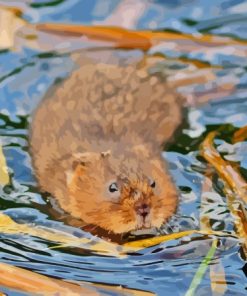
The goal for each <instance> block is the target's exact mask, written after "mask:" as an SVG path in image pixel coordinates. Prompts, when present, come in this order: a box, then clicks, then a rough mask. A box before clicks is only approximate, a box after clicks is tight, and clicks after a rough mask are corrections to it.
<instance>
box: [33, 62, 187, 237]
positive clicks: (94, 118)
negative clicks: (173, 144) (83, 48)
mask: <svg viewBox="0 0 247 296" xmlns="http://www.w3.org/2000/svg"><path fill="white" fill-rule="evenodd" d="M148 70H149V68H147V67H145V65H142V64H131V65H120V64H109V63H108V64H107V63H103V64H102V63H93V62H92V61H85V63H84V65H82V66H81V67H80V68H79V69H78V70H76V71H74V72H73V73H72V74H71V76H70V77H69V78H68V79H67V80H66V81H65V82H63V83H62V84H59V85H58V86H56V87H55V88H54V89H53V90H51V91H50V92H49V93H48V95H47V97H46V98H45V99H44V100H43V102H42V103H41V104H40V106H39V107H38V108H37V111H36V113H35V114H34V116H33V122H32V126H31V137H30V143H31V153H32V157H33V166H34V169H35V172H36V176H37V179H38V182H39V185H40V187H41V188H42V189H43V190H44V191H47V192H50V193H51V194H52V195H53V196H54V197H56V199H57V200H58V201H59V204H60V206H61V207H62V208H63V209H64V210H65V211H67V212H69V213H70V214H71V215H73V216H74V217H76V218H79V219H81V220H83V221H84V222H86V223H89V224H94V225H97V226H100V227H101V228H103V229H106V230H108V231H111V232H114V233H124V232H128V231H131V230H136V229H141V228H150V227H160V226H161V225H162V223H164V222H165V221H166V220H167V219H169V217H171V216H172V214H173V213H174V211H175V210H176V207H177V191H176V188H175V186H174V183H173V181H172V180H171V177H170V175H169V173H168V171H167V169H166V165H165V163H164V161H163V159H161V156H160V152H161V146H162V144H163V143H164V142H165V141H167V140H168V139H170V138H171V136H172V135H173V133H174V131H175V129H176V128H177V126H178V124H179V123H180V122H181V101H180V100H179V97H178V95H177V94H176V93H175V92H174V91H173V90H172V89H170V88H169V87H168V86H167V85H166V83H165V78H164V77H163V76H162V75H160V74H157V73H156V74H150V73H148ZM150 179H152V180H155V183H156V186H155V188H151V186H150ZM111 182H117V183H118V185H119V196H117V197H114V194H111V193H110V192H109V190H108V187H109V184H110V183H111ZM143 205H145V206H146V207H148V209H149V210H150V212H149V214H148V215H147V217H146V218H145V219H143V218H142V216H140V215H139V214H138V210H137V209H138V207H140V206H141V207H142V206H143Z"/></svg>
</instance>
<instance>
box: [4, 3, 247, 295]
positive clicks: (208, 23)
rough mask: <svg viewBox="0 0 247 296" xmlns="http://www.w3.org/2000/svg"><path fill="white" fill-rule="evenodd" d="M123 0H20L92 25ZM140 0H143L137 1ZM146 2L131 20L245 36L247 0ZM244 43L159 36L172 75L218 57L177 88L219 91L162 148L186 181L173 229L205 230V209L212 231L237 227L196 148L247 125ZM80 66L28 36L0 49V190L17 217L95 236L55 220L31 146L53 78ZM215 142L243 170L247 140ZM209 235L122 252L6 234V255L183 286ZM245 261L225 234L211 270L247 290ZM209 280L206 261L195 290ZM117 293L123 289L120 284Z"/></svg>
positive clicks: (43, 268) (127, 281)
mask: <svg viewBox="0 0 247 296" xmlns="http://www.w3.org/2000/svg"><path fill="white" fill-rule="evenodd" d="M1 2H4V1H1ZM15 2H18V1H15ZM119 2H120V1H107V0H104V1H102V0H101V1H91V0H90V1H89V0H87V1H79V0H73V1H32V2H31V4H29V5H27V6H24V3H30V2H28V1H19V2H18V3H19V4H20V3H21V4H22V7H24V8H25V13H24V18H25V19H27V20H28V21H30V22H32V23H36V22H46V21H55V22H73V23H83V24H85V23H86V24H92V23H97V22H98V23H99V22H104V21H105V20H106V19H109V17H110V16H111V15H112V14H113V12H114V10H115V9H116V8H117V7H118V5H119ZM144 2H145V1H143V3H144ZM40 3H43V5H40ZM138 3H140V2H139V1H136V5H137V4H138ZM145 3H146V2H145ZM147 3H148V4H147V5H146V6H145V7H144V9H143V11H142V13H141V14H140V17H139V18H138V21H135V22H133V24H132V27H135V28H140V29H142V28H148V29H156V30H163V29H165V30H173V31H177V32H180V33H197V34H200V33H214V34H221V35H227V36H231V37H233V38H235V39H243V40H244V39H246V37H247V36H246V32H247V30H246V29H247V22H246V18H247V5H246V2H245V1H237V0H236V1H232V0H231V1H224V0H217V1H206V0H201V1H192V0H191V1H188V0H181V1H179V0H177V1H150V2H147ZM48 4H50V6H49V5H48ZM51 4H53V6H52V5H51ZM138 5H139V4H138ZM238 49H239V50H240V54H239V52H237V51H232V50H229V48H228V47H220V48H207V51H206V50H205V48H201V47H200V45H199V44H198V47H195V50H192V51H191V52H190V51H188V50H186V49H184V48H183V47H181V46H180V47H177V48H173V49H172V50H171V49H168V48H167V46H165V44H161V45H160V46H155V47H153V48H151V50H150V51H149V54H152V53H155V52H159V53H163V54H165V56H166V57H167V60H166V61H165V62H164V66H162V65H161V66H160V67H161V69H160V70H161V71H162V70H164V71H167V72H169V74H170V75H176V74H177V73H179V72H180V71H181V69H182V70H184V69H185V70H186V69H190V67H191V65H193V61H194V60H195V59H196V60H198V61H201V62H203V63H205V62H206V63H207V64H208V65H209V66H218V68H217V67H216V68H215V69H212V70H211V71H212V72H213V73H214V75H215V79H214V80H213V81H211V82H206V83H191V84H189V85H188V84H187V85H186V86H183V87H179V89H178V90H179V91H180V92H182V93H184V94H187V95H189V94H191V96H192V97H193V96H194V97H196V98H197V97H198V98H199V99H200V98H203V95H205V94H208V93H209V95H210V94H212V95H215V93H216V94H217V93H218V94H219V96H218V98H217V99H216V100H215V101H213V102H211V103H207V104H202V105H201V106H200V107H197V108H195V107H191V108H189V110H188V114H187V117H186V119H185V122H184V124H183V127H182V130H181V131H180V133H179V134H178V135H177V137H176V139H175V141H173V143H171V144H170V145H169V147H168V150H167V151H166V152H164V157H165V158H166V159H167V160H168V162H169V164H170V171H171V174H172V175H173V176H174V179H175V182H176V184H177V186H178V187H179V188H180V190H181V202H180V206H179V210H178V215H177V217H174V219H173V220H172V221H171V222H170V224H169V227H167V229H166V231H167V232H172V231H175V232H178V231H182V230H189V229H200V215H202V213H206V215H208V216H209V218H210V223H211V226H212V228H213V229H214V230H219V231H223V230H224V231H229V232H231V231H233V218H232V216H231V214H230V213H229V210H228V208H227V205H226V200H225V196H224V193H223V192H222V190H221V187H220V184H221V183H220V180H219V179H218V178H214V179H213V187H212V188H206V189H205V187H204V180H205V175H204V174H205V171H206V163H205V162H204V161H203V160H202V159H201V158H200V157H198V149H199V144H200V143H201V141H202V139H203V137H204V136H205V134H207V132H209V131H211V130H215V129H218V128H220V127H222V126H223V125H226V124H228V126H227V128H228V129H229V130H231V129H233V128H238V127H241V126H244V125H246V124H247V84H246V82H247V72H246V56H244V55H242V54H241V52H246V49H247V48H246V47H245V46H244V45H241V46H238ZM181 57H183V58H186V59H187V62H186V63H185V62H183V61H181V59H180V58H181ZM190 62H191V63H190ZM72 68H73V63H72V62H71V59H70V57H69V55H67V54H66V55H64V54H62V55H61V54H59V52H57V53H55V54H54V53H53V54H51V53H47V54H45V53H44V51H42V53H41V50H40V51H39V50H38V49H33V48H31V47H29V46H28V45H27V46H24V47H23V48H22V50H21V51H8V50H7V51H2V52H1V53H0V73H1V74H0V108H1V113H0V136H1V145H2V146H3V151H4V155H5V156H6V160H7V165H8V168H9V172H10V175H11V185H10V186H6V187H5V188H3V189H2V190H1V194H0V196H1V200H0V201H1V202H0V209H1V211H2V212H3V213H5V214H7V215H9V216H10V217H11V218H12V219H13V220H14V221H16V222H18V223H23V224H25V223H26V224H29V225H32V226H34V227H36V226H43V227H47V228H50V229H55V230H60V231H62V232H64V233H68V234H73V235H75V236H78V237H84V236H86V237H89V238H91V239H93V238H92V237H91V236H90V235H89V234H86V233H85V232H83V231H82V230H80V229H77V228H74V227H71V226H68V225H66V223H64V222H62V221H56V220H55V218H54V217H53V216H51V214H50V210H49V209H50V207H51V206H50V204H49V202H48V201H47V199H46V196H42V195H41V194H40V192H39V190H38V188H37V186H36V182H35V179H34V175H33V172H32V168H31V162H30V156H29V154H28V138H27V137H28V124H29V122H30V113H31V112H32V111H33V110H34V109H35V107H36V106H37V104H38V102H39V101H40V100H41V99H42V98H43V96H44V94H45V93H46V91H47V89H48V88H49V86H51V85H52V84H53V83H54V81H55V80H56V79H58V78H63V77H65V76H66V75H67V74H68V73H69V72H70V71H71V70H72ZM201 71H202V70H201V69H198V70H195V71H194V72H195V73H196V75H199V74H200V73H201ZM230 82H231V83H232V84H233V85H234V89H233V90H232V91H231V92H227V93H225V92H224V91H222V89H220V87H221V86H222V85H223V84H224V83H230ZM202 101H203V100H202ZM216 144H217V146H218V150H219V151H220V152H221V153H224V155H226V158H228V159H229V160H231V161H235V162H239V163H240V166H241V170H242V171H243V172H245V170H246V168H247V161H246V155H245V150H246V149H245V148H246V145H247V144H246V142H242V143H238V144H235V145H230V144H229V143H227V141H226V140H224V139H221V140H217V142H216ZM202 197H203V198H202ZM201 198H202V201H201ZM212 200H213V201H214V202H212ZM211 244H212V238H210V237H201V236H197V235H194V236H192V237H190V238H188V237H187V238H182V239H179V240H173V241H169V242H166V243H162V244H160V245H158V246H155V247H151V248H147V249H144V250H141V251H138V252H136V253H131V254H129V255H128V256H125V257H118V256H114V255H112V256H109V255H107V254H105V255H103V254H97V253H95V252H90V251H89V250H83V249H79V248H68V247H67V248H58V249H56V248H54V249H53V248H50V247H51V246H53V245H54V243H51V242H50V241H48V240H45V239H41V238H38V237H35V236H30V235H23V234H4V233H3V234H1V241H0V258H1V262H6V263H9V264H12V265H15V266H19V267H23V268H26V269H29V270H33V271H36V272H39V273H41V274H45V275H48V276H52V277H56V278H61V279H67V280H73V281H88V282H94V283H105V284H109V285H122V286H125V287H128V288H133V289H140V290H145V291H150V292H153V293H156V294H157V295H184V294H185V293H186V291H187V290H188V288H189V285H190V283H191V281H192V279H193V277H194V274H195V272H196V270H197V269H198V267H199V265H200V263H201V261H202V260H203V257H204V256H205V254H206V253H207V251H208V249H209V248H210V246H211ZM244 265H245V262H244V259H243V257H242V256H241V252H240V246H239V243H238V241H237V240H236V239H234V238H233V237H232V238H222V239H221V245H220V246H218V249H217V251H216V255H215V256H214V259H213V261H212V262H211V267H210V269H212V268H213V267H216V268H217V266H218V267H219V266H221V269H222V270H224V272H225V279H226V283H227V289H226V291H225V294H224V295H246V293H247V280H246V265H245V267H244ZM210 281H211V279H210V272H209V269H208V270H207V272H206V274H205V276H204V277H203V280H202V282H201V284H200V285H199V287H198V289H197V290H196V295H206V294H207V295H214V292H212V290H211V287H210ZM2 291H6V293H9V295H25V293H15V292H13V291H9V290H4V289H2ZM112 293H113V294H111V295H118V293H117V292H112ZM215 293H216V292H215ZM109 295H110V294H109ZM126 295H127V294H126ZM215 295H217V294H215Z"/></svg>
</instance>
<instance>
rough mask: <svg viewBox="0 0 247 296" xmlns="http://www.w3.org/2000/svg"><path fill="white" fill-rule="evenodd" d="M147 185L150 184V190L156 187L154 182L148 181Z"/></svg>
mask: <svg viewBox="0 0 247 296" xmlns="http://www.w3.org/2000/svg"><path fill="white" fill-rule="evenodd" d="M149 184H150V187H152V188H155V186H156V183H155V181H154V180H150V183H149Z"/></svg>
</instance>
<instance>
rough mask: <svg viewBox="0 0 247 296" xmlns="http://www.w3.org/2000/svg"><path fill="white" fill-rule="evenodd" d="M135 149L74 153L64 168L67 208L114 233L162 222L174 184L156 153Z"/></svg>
mask: <svg viewBox="0 0 247 296" xmlns="http://www.w3.org/2000/svg"><path fill="white" fill-rule="evenodd" d="M139 150H140V149H139V148H137V149H134V150H132V151H131V152H129V153H124V154H123V155H122V156H119V155H118V157H116V156H114V155H112V154H111V152H110V151H107V152H104V153H84V154H81V155H77V158H78V159H77V160H75V161H74V165H73V166H74V167H73V170H71V171H70V172H67V184H68V194H69V196H70V199H69V200H70V204H69V205H68V210H69V212H71V214H72V215H74V216H76V217H77V218H80V219H82V220H83V221H84V222H86V223H88V224H94V225H97V226H100V227H101V228H103V229H106V230H108V231H110V232H114V233H124V232H129V231H133V230H139V229H144V228H152V227H160V226H161V225H162V224H163V223H164V222H166V221H167V220H168V219H169V218H170V217H171V216H172V214H173V213H174V212H175V210H176V208H177V201H178V198H177V191H176V188H175V185H174V183H173V181H172V180H171V177H170V175H169V173H168V172H167V171H166V169H165V167H164V164H163V161H162V160H161V159H160V158H159V157H156V158H154V157H153V158H151V159H145V158H143V157H145V155H143V154H142V153H140V151H139ZM133 151H134V152H133Z"/></svg>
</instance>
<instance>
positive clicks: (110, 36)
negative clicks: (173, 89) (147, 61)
mask: <svg viewBox="0 0 247 296" xmlns="http://www.w3.org/2000/svg"><path fill="white" fill-rule="evenodd" d="M36 27H37V29H38V30H41V31H45V32H52V33H57V34H63V35H64V34H69V35H71V36H81V35H86V36H87V37H88V38H92V39H101V40H104V41H111V42H114V43H115V45H116V47H118V48H140V49H145V50H148V49H150V48H151V46H153V45H155V44H158V43H160V42H162V41H166V40H192V41H196V42H201V43H204V44H206V45H208V44H209V45H210V46H212V45H214V46H222V45H227V46H229V45H231V44H232V45H233V44H236V45H240V44H247V42H245V41H235V40H232V39H230V38H227V37H225V38H222V37H217V36H214V35H203V36H200V35H199V36H194V35H189V34H179V33H172V32H152V31H145V30H143V31H142V30H138V31H134V30H127V29H123V28H120V27H110V26H84V25H71V24H55V23H44V24H39V25H37V26H36Z"/></svg>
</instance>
